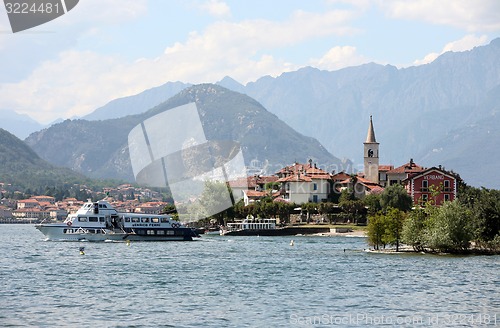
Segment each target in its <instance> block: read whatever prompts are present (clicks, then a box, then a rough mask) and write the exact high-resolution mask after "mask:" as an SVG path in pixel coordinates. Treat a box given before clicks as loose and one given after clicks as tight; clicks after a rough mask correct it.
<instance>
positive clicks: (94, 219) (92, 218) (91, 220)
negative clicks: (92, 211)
mask: <svg viewBox="0 0 500 328" xmlns="http://www.w3.org/2000/svg"><path fill="white" fill-rule="evenodd" d="M89 222H97V216H89Z"/></svg>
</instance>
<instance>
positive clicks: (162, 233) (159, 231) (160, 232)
mask: <svg viewBox="0 0 500 328" xmlns="http://www.w3.org/2000/svg"><path fill="white" fill-rule="evenodd" d="M156 234H157V235H164V234H165V230H157V231H156Z"/></svg>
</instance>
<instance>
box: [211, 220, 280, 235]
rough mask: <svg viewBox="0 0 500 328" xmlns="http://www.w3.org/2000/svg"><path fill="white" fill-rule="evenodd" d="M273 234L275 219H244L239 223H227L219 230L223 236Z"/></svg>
mask: <svg viewBox="0 0 500 328" xmlns="http://www.w3.org/2000/svg"><path fill="white" fill-rule="evenodd" d="M274 232H276V219H258V220H248V219H245V220H243V221H241V222H232V223H228V224H227V226H225V227H221V230H220V234H221V235H223V236H225V235H231V236H238V235H239V236H251V235H273V234H274Z"/></svg>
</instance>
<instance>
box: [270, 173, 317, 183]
mask: <svg viewBox="0 0 500 328" xmlns="http://www.w3.org/2000/svg"><path fill="white" fill-rule="evenodd" d="M311 181H312V179H311V178H310V177H308V176H305V175H303V174H297V175H290V176H288V177H284V178H281V179H279V180H278V182H311Z"/></svg>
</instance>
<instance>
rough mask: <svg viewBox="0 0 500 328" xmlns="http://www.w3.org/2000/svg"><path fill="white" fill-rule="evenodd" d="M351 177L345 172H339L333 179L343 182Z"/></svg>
mask: <svg viewBox="0 0 500 328" xmlns="http://www.w3.org/2000/svg"><path fill="white" fill-rule="evenodd" d="M350 177H351V176H350V175H349V174H347V173H345V172H339V173H336V174H334V175H332V179H333V180H334V181H342V180H345V179H349V178H350Z"/></svg>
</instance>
